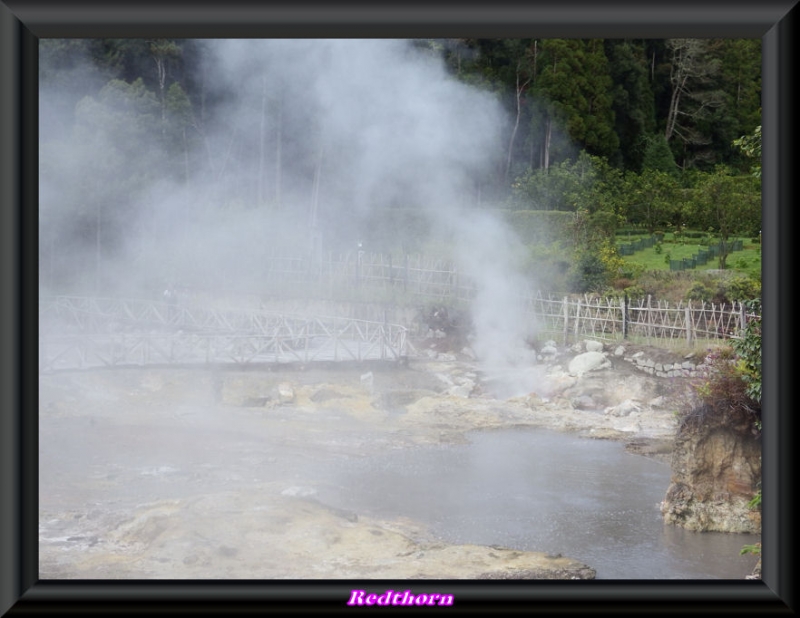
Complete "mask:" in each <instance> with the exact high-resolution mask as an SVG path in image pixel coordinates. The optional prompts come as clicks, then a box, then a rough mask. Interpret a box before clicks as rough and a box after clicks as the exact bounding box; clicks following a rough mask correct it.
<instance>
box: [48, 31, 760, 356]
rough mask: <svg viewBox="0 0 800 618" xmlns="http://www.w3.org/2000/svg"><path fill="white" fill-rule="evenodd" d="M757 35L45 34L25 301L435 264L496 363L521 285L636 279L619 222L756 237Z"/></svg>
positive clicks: (581, 289) (515, 334) (516, 325)
mask: <svg viewBox="0 0 800 618" xmlns="http://www.w3.org/2000/svg"><path fill="white" fill-rule="evenodd" d="M759 45H760V44H759V41H758V40H738V39H737V40H733V39H732V40H696V39H669V40H650V39H642V40H601V39H592V40H588V39H587V40H577V39H576V40H572V39H570V40H561V39H441V40H439V39H419V40H386V39H379V40H368V39H360V40H341V39H336V40H314V39H302V40H280V39H267V40H262V39H259V40H246V39H234V40H171V39H51V40H48V39H44V40H42V41H41V42H40V65H39V66H40V97H39V101H40V110H39V112H40V170H39V172H40V208H39V221H40V228H39V232H40V234H39V240H40V243H39V258H40V265H39V266H40V267H39V275H40V289H41V293H42V294H53V293H68V294H77V295H104V296H108V295H113V296H134V297H139V298H142V297H144V298H154V299H156V298H161V293H162V292H163V290H164V289H165V288H166V287H173V286H177V287H182V288H186V289H191V290H202V291H203V292H205V293H206V295H207V296H214V295H224V294H228V293H248V294H253V295H257V296H261V297H264V296H269V295H271V294H275V293H277V290H276V289H274V288H271V284H270V283H269V281H268V277H267V275H268V274H269V271H270V265H271V264H272V263H273V261H274V258H275V257H276V256H280V257H281V258H282V259H283V258H287V259H289V258H291V259H292V260H295V261H294V262H293V264H300V263H302V264H303V268H304V269H306V270H308V269H314V268H320V269H321V268H323V266H322V265H323V264H324V260H325V258H326V256H332V255H333V254H335V253H337V254H344V255H352V254H354V253H357V252H368V253H370V254H378V255H382V256H388V258H389V259H390V260H393V264H395V265H398V264H400V263H402V260H403V258H404V256H407V255H409V254H426V255H433V256H437V257H438V256H442V257H444V258H446V259H448V260H452V261H453V262H454V263H455V264H456V268H457V269H458V273H459V277H461V278H462V279H461V280H463V279H465V278H468V279H470V280H471V283H472V284H474V287H475V289H476V297H475V299H474V301H473V303H472V306H471V307H470V312H471V314H472V316H471V317H472V318H473V321H475V322H476V327H477V328H478V329H479V330H480V331H481V332H483V333H488V332H492V333H493V335H492V337H488V338H486V341H491V342H492V344H484V345H482V344H481V343H480V341H478V342H476V343H475V349H476V351H477V352H479V354H481V355H482V356H483V357H486V356H487V355H489V354H492V353H494V349H495V348H496V347H498V348H501V349H503V350H506V351H503V352H499V353H498V354H499V357H505V356H508V355H509V354H510V355H511V356H515V355H517V352H518V351H515V352H513V353H509V352H507V347H508V346H509V345H511V342H512V341H514V342H516V341H518V340H519V339H520V337H524V336H527V335H528V334H530V330H531V328H532V327H531V325H529V324H524V322H525V320H526V317H525V312H524V311H523V308H522V307H521V306H520V301H519V292H520V291H526V290H537V289H542V290H543V291H544V292H545V293H549V292H555V293H556V294H564V293H568V292H576V293H585V292H592V293H595V292H597V293H606V292H607V291H609V290H611V291H612V292H613V293H615V294H619V293H621V292H622V291H623V290H624V291H625V292H626V293H633V292H634V291H635V292H636V293H637V294H642V293H644V288H642V287H641V286H639V287H637V286H632V283H633V279H636V276H635V273H634V271H633V270H632V269H631V268H629V267H628V266H626V264H625V263H624V262H623V261H622V260H621V258H619V256H618V255H617V254H616V252H615V249H614V243H615V235H616V233H617V230H618V229H619V228H620V227H621V226H623V225H626V226H633V227H634V228H635V229H637V230H639V231H646V232H649V233H651V234H653V233H655V231H656V230H659V229H660V230H664V229H674V230H676V231H677V230H679V229H685V227H686V226H687V225H688V226H690V227H691V228H694V229H699V230H705V231H708V232H709V233H712V232H713V233H715V234H716V233H719V235H720V236H721V237H722V236H723V235H730V234H733V233H747V234H752V233H757V231H758V230H759V229H760V210H759V208H758V195H759V193H758V191H759V187H758V184H757V181H756V180H754V179H753V176H752V175H751V174H750V167H751V166H752V164H753V162H752V160H750V159H748V157H747V156H746V155H745V154H743V153H742V151H741V149H738V148H736V147H734V145H733V143H732V140H733V139H734V138H737V137H741V136H743V135H751V134H752V135H760V134H758V133H757V131H758V125H759V123H760V46H759ZM754 131H755V132H756V133H754ZM725 191H727V193H725ZM723 194H724V195H725V196H727V197H724V199H725V200H726V205H725V208H720V207H719V206H720V205H719V204H717V201H718V200H717V199H716V198H714V199H709V198H708V196H709V195H723ZM720 199H722V198H720ZM742 205H745V206H746V208H745V207H744V206H742ZM754 230H755V231H754ZM704 233H705V232H704ZM634 288H635V290H634ZM280 292H281V293H284V294H286V293H289V294H292V293H296V294H302V293H308V290H301V289H300V288H299V287H298V288H297V289H292V288H291V287H290V288H289V289H288V291H287V289H286V288H285V287H284V289H282V290H280ZM394 300H397V299H396V298H395V299H394ZM534 326H535V325H534ZM497 342H504V343H502V344H498V345H495V344H496V343H497Z"/></svg>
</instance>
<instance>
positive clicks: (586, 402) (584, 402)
mask: <svg viewBox="0 0 800 618" xmlns="http://www.w3.org/2000/svg"><path fill="white" fill-rule="evenodd" d="M570 403H572V407H573V408H576V409H578V410H595V409H597V407H598V406H597V403H595V401H594V399H592V398H591V397H590V396H589V395H581V396H579V397H575V398H574V399H572V400H571V402H570Z"/></svg>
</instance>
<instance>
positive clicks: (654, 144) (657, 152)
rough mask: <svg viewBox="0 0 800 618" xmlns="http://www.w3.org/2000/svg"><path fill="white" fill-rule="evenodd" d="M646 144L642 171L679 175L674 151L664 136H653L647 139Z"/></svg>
mask: <svg viewBox="0 0 800 618" xmlns="http://www.w3.org/2000/svg"><path fill="white" fill-rule="evenodd" d="M645 143H646V146H645V149H644V156H643V157H642V171H644V170H653V171H655V172H664V173H665V174H670V175H675V174H677V173H678V166H677V165H676V164H675V157H673V156H672V151H671V150H670V148H669V144H668V143H667V140H666V139H665V138H664V135H663V134H661V133H658V134H656V135H651V136H650V137H648V138H646V139H645Z"/></svg>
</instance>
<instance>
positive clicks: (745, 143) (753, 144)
mask: <svg viewBox="0 0 800 618" xmlns="http://www.w3.org/2000/svg"><path fill="white" fill-rule="evenodd" d="M733 145H734V146H735V147H736V148H738V149H739V150H741V151H742V152H743V153H744V155H745V156H746V157H747V158H749V159H752V160H754V161H755V163H754V164H753V167H752V168H751V172H752V174H753V176H755V177H756V178H761V125H758V126H757V127H756V129H755V131H753V133H752V135H743V136H742V137H739V138H737V139H735V140H733Z"/></svg>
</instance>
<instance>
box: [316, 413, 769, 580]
mask: <svg viewBox="0 0 800 618" xmlns="http://www.w3.org/2000/svg"><path fill="white" fill-rule="evenodd" d="M469 439H470V443H469V444H463V445H455V446H437V447H419V448H414V449H398V450H392V451H387V452H386V453H384V454H381V455H372V456H370V457H367V458H363V459H358V460H348V461H346V462H340V464H339V466H338V468H339V470H338V473H339V478H338V487H339V489H338V490H337V492H330V490H328V491H323V492H321V494H320V497H321V498H325V499H326V501H329V502H336V503H338V504H339V505H340V506H343V507H346V508H350V509H353V510H356V511H359V512H365V513H370V514H374V515H376V516H398V515H402V516H407V517H410V518H412V519H415V520H418V521H421V522H423V523H425V524H427V525H428V526H430V530H431V532H433V533H434V534H435V535H437V536H439V537H440V538H441V539H443V540H445V541H448V542H451V543H474V544H482V545H500V546H504V547H511V548H515V549H521V550H530V551H543V552H547V553H550V554H559V553H560V554H562V555H564V556H566V557H569V558H573V559H576V560H579V561H581V562H584V563H585V564H587V565H589V566H590V567H592V568H594V569H595V570H596V571H597V579H743V578H744V577H745V576H746V575H748V574H749V573H750V572H751V571H752V569H753V567H754V565H755V563H756V561H757V558H756V557H755V556H753V555H744V556H741V555H740V550H741V548H742V546H743V545H744V544H752V543H755V542H757V541H759V540H760V537H759V536H757V535H752V534H730V533H719V532H692V531H687V530H684V529H682V528H679V527H675V526H670V525H665V524H664V523H663V521H662V519H661V514H660V512H659V503H660V502H661V501H662V500H663V499H664V496H665V494H666V490H667V487H668V486H669V481H670V468H669V465H667V464H665V463H662V462H659V461H655V460H651V459H648V458H646V457H643V456H641V455H635V454H631V453H628V452H626V451H625V450H624V448H623V446H622V445H621V444H619V443H616V442H611V441H602V440H591V439H586V438H581V437H579V436H576V435H574V434H567V433H561V432H557V431H552V430H542V429H513V430H497V431H488V432H486V431H483V432H474V433H472V434H470V436H469ZM326 494H327V495H326Z"/></svg>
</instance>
